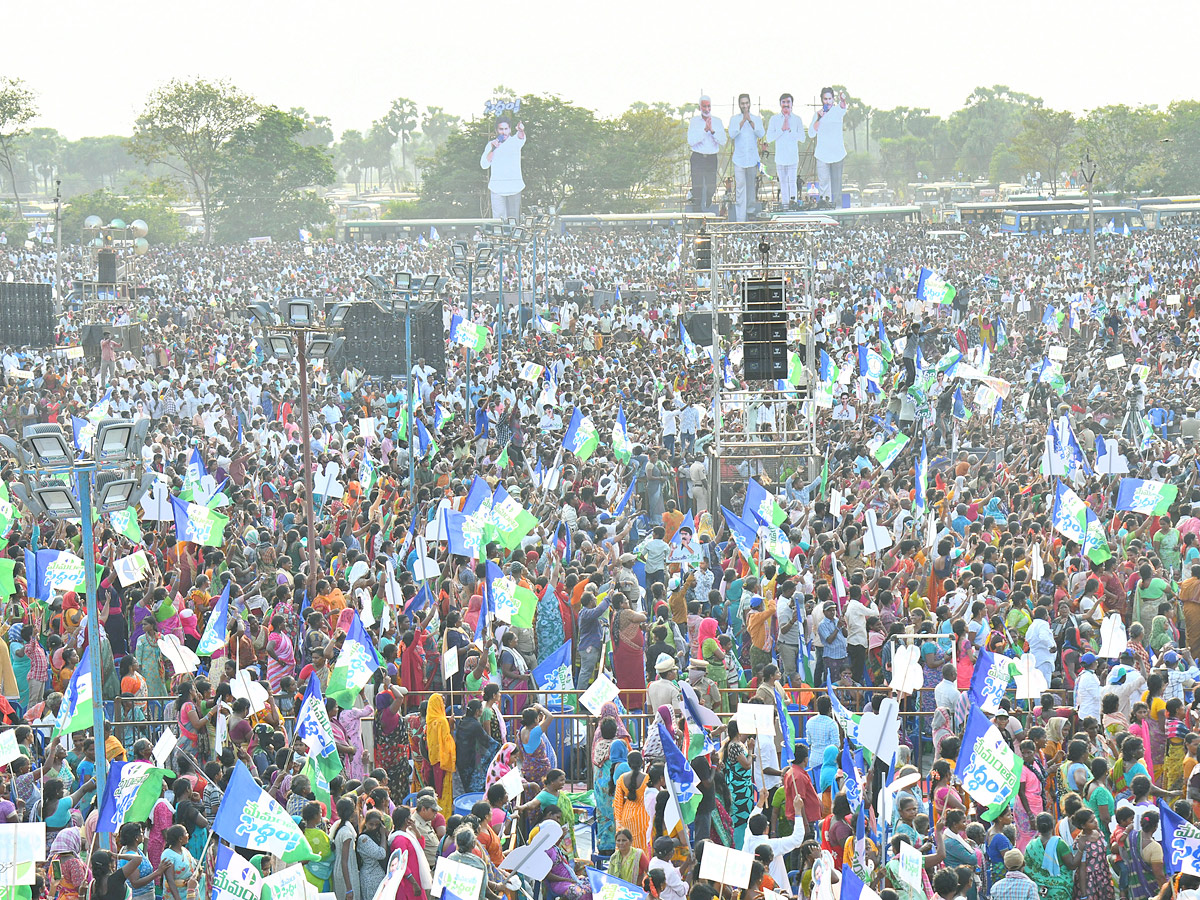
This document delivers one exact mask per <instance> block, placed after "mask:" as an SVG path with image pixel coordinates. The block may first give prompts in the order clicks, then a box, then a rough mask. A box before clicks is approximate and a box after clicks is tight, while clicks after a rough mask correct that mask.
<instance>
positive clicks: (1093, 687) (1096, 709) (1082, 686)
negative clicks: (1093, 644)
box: [1075, 650, 1101, 722]
mask: <svg viewBox="0 0 1200 900" xmlns="http://www.w3.org/2000/svg"><path fill="white" fill-rule="evenodd" d="M1079 665H1080V666H1081V667H1082V668H1081V669H1080V671H1079V676H1078V677H1077V678H1076V679H1075V705H1076V707H1078V709H1079V716H1080V718H1083V719H1086V718H1087V717H1088V716H1091V717H1093V718H1094V719H1095V720H1096V721H1097V722H1099V721H1100V718H1101V709H1100V678H1099V676H1097V675H1096V654H1095V653H1092V652H1091V651H1090V650H1089V651H1088V652H1087V653H1085V654H1083V655H1082V656H1081V657H1079Z"/></svg>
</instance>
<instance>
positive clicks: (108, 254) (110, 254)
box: [96, 250, 117, 284]
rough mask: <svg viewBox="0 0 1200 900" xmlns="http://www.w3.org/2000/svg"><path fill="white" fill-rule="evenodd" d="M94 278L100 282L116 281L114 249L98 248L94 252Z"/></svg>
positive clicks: (113, 282)
mask: <svg viewBox="0 0 1200 900" xmlns="http://www.w3.org/2000/svg"><path fill="white" fill-rule="evenodd" d="M96 280H97V281H98V282H100V283H101V284H116V283H117V251H116V250H99V251H97V252H96Z"/></svg>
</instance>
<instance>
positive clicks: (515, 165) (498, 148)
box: [479, 119, 525, 222]
mask: <svg viewBox="0 0 1200 900" xmlns="http://www.w3.org/2000/svg"><path fill="white" fill-rule="evenodd" d="M524 146H525V123H524V122H518V123H517V134H516V137H513V136H512V125H510V124H509V121H508V119H501V120H500V121H499V122H497V123H496V136H495V137H494V138H493V139H492V140H490V141H488V143H487V146H485V147H484V148H483V155H482V156H480V157H479V168H481V169H491V177H490V178H489V180H488V190H489V191H491V194H492V217H493V218H496V219H500V220H501V221H503V222H508V221H517V222H519V221H520V220H521V191H523V190H525V181H524V180H523V179H522V178H521V148H522V147H524Z"/></svg>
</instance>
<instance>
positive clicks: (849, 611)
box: [846, 600, 879, 647]
mask: <svg viewBox="0 0 1200 900" xmlns="http://www.w3.org/2000/svg"><path fill="white" fill-rule="evenodd" d="M877 615H879V608H878V607H877V606H875V604H873V603H872V604H871V605H870V606H866V605H865V604H863V603H861V602H860V601H858V600H852V601H850V602H849V603H848V604H846V643H847V644H854V646H856V647H865V646H867V617H868V616H877Z"/></svg>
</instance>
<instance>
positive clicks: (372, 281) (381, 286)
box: [363, 275, 388, 291]
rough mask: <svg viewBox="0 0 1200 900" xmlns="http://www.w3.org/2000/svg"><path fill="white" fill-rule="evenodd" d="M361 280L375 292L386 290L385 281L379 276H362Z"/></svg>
mask: <svg viewBox="0 0 1200 900" xmlns="http://www.w3.org/2000/svg"><path fill="white" fill-rule="evenodd" d="M363 278H365V279H366V280H367V283H368V284H369V285H371V287H373V288H375V290H377V291H386V290H387V289H388V283H387V280H386V279H384V278H383V277H381V276H379V275H364V276H363Z"/></svg>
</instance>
